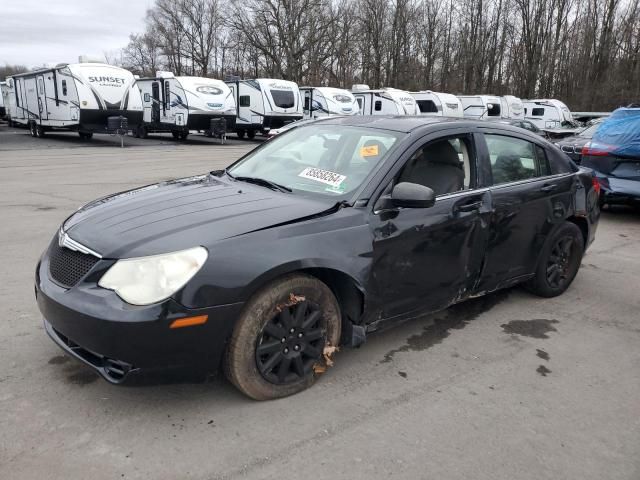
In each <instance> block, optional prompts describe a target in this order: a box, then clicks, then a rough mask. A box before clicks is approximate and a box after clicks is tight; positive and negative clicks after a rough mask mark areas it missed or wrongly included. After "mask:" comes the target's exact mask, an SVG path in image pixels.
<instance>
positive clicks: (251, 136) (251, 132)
mask: <svg viewBox="0 0 640 480" xmlns="http://www.w3.org/2000/svg"><path fill="white" fill-rule="evenodd" d="M247 138H248V139H249V140H253V139H254V138H256V131H255V130H249V131H248V132H247Z"/></svg>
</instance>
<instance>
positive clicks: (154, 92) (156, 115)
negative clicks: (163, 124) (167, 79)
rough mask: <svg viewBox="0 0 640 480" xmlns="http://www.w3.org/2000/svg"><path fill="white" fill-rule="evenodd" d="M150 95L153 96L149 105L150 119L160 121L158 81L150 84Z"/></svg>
mask: <svg viewBox="0 0 640 480" xmlns="http://www.w3.org/2000/svg"><path fill="white" fill-rule="evenodd" d="M151 97H152V98H153V100H152V102H153V104H152V107H151V121H152V122H154V123H159V122H160V83H158V82H153V83H152V84H151Z"/></svg>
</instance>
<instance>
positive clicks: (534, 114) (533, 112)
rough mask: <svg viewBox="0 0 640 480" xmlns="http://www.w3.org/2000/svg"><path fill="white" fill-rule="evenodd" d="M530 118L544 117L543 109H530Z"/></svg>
mask: <svg viewBox="0 0 640 480" xmlns="http://www.w3.org/2000/svg"><path fill="white" fill-rule="evenodd" d="M531 116H532V117H544V108H532V109H531Z"/></svg>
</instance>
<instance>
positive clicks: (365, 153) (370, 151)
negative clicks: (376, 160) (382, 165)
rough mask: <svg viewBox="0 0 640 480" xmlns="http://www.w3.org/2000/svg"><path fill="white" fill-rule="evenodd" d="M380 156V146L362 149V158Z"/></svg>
mask: <svg viewBox="0 0 640 480" xmlns="http://www.w3.org/2000/svg"><path fill="white" fill-rule="evenodd" d="M376 155H378V145H369V146H368V147H362V148H361V149H360V156H361V157H375V156H376Z"/></svg>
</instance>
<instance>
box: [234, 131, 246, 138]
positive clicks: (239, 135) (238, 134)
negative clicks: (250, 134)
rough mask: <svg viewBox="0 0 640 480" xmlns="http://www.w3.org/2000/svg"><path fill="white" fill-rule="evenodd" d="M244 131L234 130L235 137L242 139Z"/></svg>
mask: <svg viewBox="0 0 640 480" xmlns="http://www.w3.org/2000/svg"><path fill="white" fill-rule="evenodd" d="M244 134H245V131H244V130H236V135H237V136H238V138H239V139H240V140H242V139H243V138H244Z"/></svg>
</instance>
